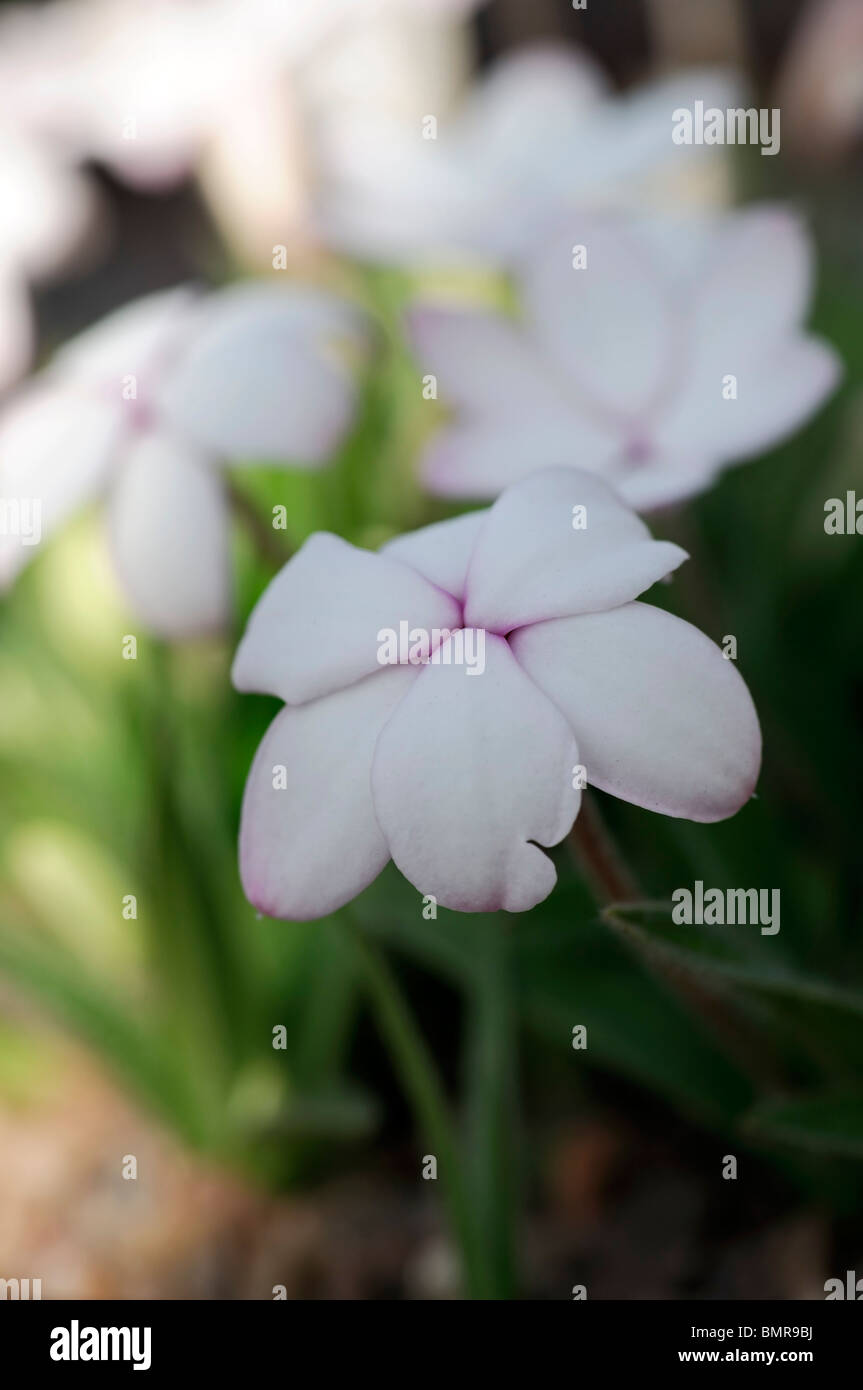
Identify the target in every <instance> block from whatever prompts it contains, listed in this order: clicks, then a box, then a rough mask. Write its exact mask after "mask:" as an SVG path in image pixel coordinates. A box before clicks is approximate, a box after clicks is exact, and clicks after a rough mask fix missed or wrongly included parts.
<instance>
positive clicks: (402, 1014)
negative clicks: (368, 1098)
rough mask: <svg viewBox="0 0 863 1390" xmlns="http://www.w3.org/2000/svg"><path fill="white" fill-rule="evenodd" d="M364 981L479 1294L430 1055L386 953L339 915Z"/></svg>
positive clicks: (461, 1177)
mask: <svg viewBox="0 0 863 1390" xmlns="http://www.w3.org/2000/svg"><path fill="white" fill-rule="evenodd" d="M342 921H343V922H344V923H345V926H346V929H347V931H348V933H349V936H350V941H351V944H352V946H353V949H354V951H355V954H356V958H357V961H358V963H359V966H360V969H361V972H362V976H363V978H364V981H365V985H366V989H367V992H368V997H369V1000H370V1002H371V1004H372V1007H373V1010H374V1015H375V1021H376V1023H377V1026H378V1029H379V1031H380V1034H381V1037H382V1038H383V1040H384V1042H385V1043H386V1045H387V1048H388V1050H389V1053H390V1056H391V1058H392V1062H393V1065H394V1067H395V1069H396V1071H397V1072H398V1075H399V1078H400V1080H401V1083H402V1085H403V1086H404V1089H405V1094H406V1095H407V1097H408V1099H409V1101H410V1103H411V1105H412V1107H413V1111H414V1115H415V1117H416V1121H417V1124H418V1127H419V1128H420V1129H421V1131H422V1133H423V1135H424V1141H425V1142H426V1143H427V1144H428V1145H429V1148H430V1150H431V1151H432V1152H433V1153H434V1155H435V1157H436V1158H437V1162H438V1172H439V1173H440V1176H441V1179H442V1181H443V1190H444V1193H445V1197H446V1203H447V1207H448V1211H449V1218H450V1223H451V1225H452V1229H453V1233H454V1235H455V1238H456V1240H457V1242H458V1245H459V1248H460V1250H461V1254H462V1259H463V1262H464V1278H465V1284H466V1286H467V1292H468V1294H469V1295H470V1296H471V1297H473V1298H477V1297H480V1298H481V1297H483V1296H484V1293H485V1289H486V1285H487V1280H486V1277H485V1274H484V1260H483V1258H482V1251H481V1249H480V1248H479V1245H478V1242H477V1239H476V1228H475V1224H474V1220H473V1214H472V1212H471V1206H470V1198H469V1194H468V1185H467V1183H466V1181H465V1173H464V1165H463V1163H462V1156H461V1154H460V1153H459V1147H458V1142H457V1140H456V1134H455V1127H454V1125H453V1122H452V1117H451V1115H450V1110H449V1105H448V1103H447V1099H446V1096H445V1094H444V1089H443V1084H442V1082H441V1079H440V1075H439V1073H438V1069H437V1067H436V1065H435V1062H434V1058H433V1057H432V1055H431V1052H430V1051H429V1048H428V1045H427V1044H426V1041H425V1039H424V1038H423V1036H422V1033H421V1032H420V1030H419V1028H418V1026H417V1024H416V1020H415V1019H414V1017H413V1014H412V1013H411V1010H410V1008H409V1006H408V1004H407V1001H406V1000H405V998H404V994H403V993H402V990H401V988H400V986H399V984H398V981H397V980H396V977H395V975H394V974H393V972H392V970H391V968H390V966H389V963H388V962H387V960H386V957H385V956H384V955H383V953H382V952H380V951H379V950H378V949H377V947H375V946H374V945H372V943H371V942H370V941H369V939H368V937H367V936H366V935H365V934H364V933H363V932H362V931H360V930H359V929H358V928H356V927H355V926H354V924H353V923H352V922H351V921H350V920H349V919H348V918H347V917H346V916H345V915H343V916H342Z"/></svg>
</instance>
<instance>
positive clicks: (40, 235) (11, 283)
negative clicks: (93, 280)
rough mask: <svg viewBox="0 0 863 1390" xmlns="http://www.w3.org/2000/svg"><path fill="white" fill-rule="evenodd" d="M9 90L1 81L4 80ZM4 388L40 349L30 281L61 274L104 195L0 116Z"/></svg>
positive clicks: (0, 370) (0, 365) (0, 371)
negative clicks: (35, 345) (97, 195)
mask: <svg viewBox="0 0 863 1390" xmlns="http://www.w3.org/2000/svg"><path fill="white" fill-rule="evenodd" d="M0 97H2V83H0ZM0 203H2V208H3V215H2V217H0V390H3V389H4V388H5V387H7V386H8V385H9V384H10V383H11V382H13V381H14V380H15V379H16V378H17V377H19V376H21V375H22V373H23V372H24V371H25V370H26V369H27V367H28V366H29V364H30V360H31V358H32V355H33V340H34V332H33V322H32V314H31V310H30V300H29V293H28V285H29V282H30V281H31V280H44V279H47V278H50V277H51V276H54V275H56V274H57V273H58V272H59V271H61V270H63V269H64V268H65V266H66V265H67V263H68V262H69V261H71V259H72V258H73V256H74V254H75V253H76V252H77V251H79V250H80V249H81V247H82V245H83V243H84V240H85V238H86V237H88V236H90V237H92V234H93V232H94V229H95V226H96V209H97V200H96V198H95V196H94V194H93V191H92V189H91V188H90V186H89V184H88V183H87V181H86V180H85V179H84V177H83V176H82V175H81V174H79V173H78V172H77V171H76V170H75V169H73V168H72V166H71V165H70V164H69V163H68V161H65V160H63V159H62V158H61V157H59V156H57V154H56V153H55V152H54V151H53V150H51V149H50V147H49V146H48V145H47V144H46V142H45V141H43V140H40V139H39V138H38V137H37V136H35V135H34V134H33V133H32V132H31V131H29V130H27V129H26V127H23V126H18V125H16V124H14V123H12V122H8V121H7V120H6V119H5V117H4V120H3V121H2V123H0Z"/></svg>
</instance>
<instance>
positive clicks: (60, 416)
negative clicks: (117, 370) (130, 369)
mask: <svg viewBox="0 0 863 1390" xmlns="http://www.w3.org/2000/svg"><path fill="white" fill-rule="evenodd" d="M121 431H122V419H121V415H120V410H119V393H118V406H117V407H115V408H113V409H112V407H111V406H110V405H106V404H105V403H104V402H102V401H98V400H90V399H88V398H87V397H86V396H84V395H82V394H81V393H80V392H78V391H77V390H68V389H66V388H65V387H63V386H62V385H57V384H56V382H55V381H54V379H53V377H52V376H50V375H49V374H47V373H46V374H45V375H44V376H42V377H37V378H36V379H35V380H34V381H33V382H32V383H31V384H29V385H28V386H26V387H25V388H24V389H23V390H22V391H21V392H20V393H19V394H18V395H17V396H16V397H15V398H14V399H13V400H11V401H10V402H9V404H8V405H7V407H6V409H5V410H4V412H3V414H2V417H0V497H2V498H4V499H5V500H7V501H10V500H17V502H18V503H19V505H23V503H24V500H25V499H27V505H28V506H30V507H34V506H37V507H38V513H39V528H38V529H39V539H40V540H42V539H45V538H47V537H48V536H49V535H51V534H53V532H54V531H56V530H57V528H58V527H59V526H61V525H62V524H63V522H65V521H66V520H67V518H68V517H69V516H70V515H71V514H72V513H73V512H74V511H75V510H76V509H77V508H78V507H82V506H85V505H86V504H87V503H88V502H89V501H91V500H92V499H93V498H94V497H96V496H97V495H98V493H99V492H100V490H101V488H102V486H103V485H104V483H105V481H106V480H107V477H108V474H109V470H110V466H111V462H112V459H113V457H114V456H115V454H116V451H117V448H118V445H119V440H120V436H121ZM37 549H38V547H37V545H31V544H29V543H28V544H26V545H22V543H21V537H20V536H17V535H13V534H11V533H10V532H8V531H7V533H6V534H3V535H0V583H2V582H9V581H10V580H11V579H12V578H13V577H14V576H15V575H16V574H17V573H18V571H19V570H20V569H21V567H22V566H23V565H24V564H25V563H26V562H27V560H28V559H32V558H33V556H34V555H35V554H36V553H37Z"/></svg>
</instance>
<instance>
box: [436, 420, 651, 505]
mask: <svg viewBox="0 0 863 1390" xmlns="http://www.w3.org/2000/svg"><path fill="white" fill-rule="evenodd" d="M623 446H624V439H623V435H622V434H620V433H619V432H618V431H616V430H614V429H608V428H605V427H604V426H603V424H602V423H601V422H600V421H597V420H594V419H592V418H591V416H590V415H589V414H587V413H584V412H582V413H577V412H576V411H575V410H574V409H573V410H572V411H571V412H570V414H569V417H568V418H566V419H562V418H560V419H557V420H552V419H550V418H548V419H547V418H539V417H538V418H530V416H529V415H526V416H525V418H524V419H521V420H512V419H511V420H502V421H495V420H494V419H492V418H491V417H490V416H489V417H483V418H478V419H471V420H467V421H465V422H464V423H455V424H452V425H446V426H444V428H443V429H441V430H439V431H438V433H437V434H436V435H434V436H433V438H432V439H431V440H430V442H429V444H428V445H427V447H426V450H425V452H424V454H423V457H422V462H421V465H420V469H421V475H422V480H423V483H424V484H425V486H426V487H427V488H428V490H429V492H433V493H435V494H436V495H437V496H439V497H470V498H494V497H497V496H498V494H499V493H501V492H503V490H504V488H507V487H510V486H511V485H512V484H513V483H519V482H521V480H522V479H523V478H528V477H530V475H531V474H532V473H536V472H538V471H539V470H540V469H543V468H556V467H558V466H560V465H565V466H570V465H572V466H575V467H578V468H581V469H584V471H585V472H587V473H599V474H600V475H602V476H604V475H605V474H606V473H607V472H608V471H609V470H610V469H611V468H613V466H614V460H615V458H616V457H617V456H618V455H619V454H620V453H621V451H622V449H623Z"/></svg>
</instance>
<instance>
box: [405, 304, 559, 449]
mask: <svg viewBox="0 0 863 1390" xmlns="http://www.w3.org/2000/svg"><path fill="white" fill-rule="evenodd" d="M408 334H409V337H410V340H411V342H412V344H413V346H414V349H415V351H416V354H417V357H418V358H419V360H420V362H421V363H422V365H423V367H424V368H426V367H427V368H428V370H429V371H431V372H433V373H434V375H435V376H436V377H437V380H438V385H439V387H440V390H441V395H442V399H443V400H444V401H447V402H451V403H452V404H453V405H456V406H459V407H461V408H463V409H466V410H468V411H471V412H473V413H476V414H484V415H488V416H490V417H491V420H492V421H493V422H495V423H497V422H499V421H500V419H501V417H502V416H503V417H505V418H507V419H514V418H515V419H517V418H518V417H519V416H520V415H521V416H524V415H526V416H527V417H528V419H530V420H532V421H533V420H535V419H536V418H537V417H539V418H540V419H542V418H543V417H551V419H553V420H563V421H569V419H570V417H569V415H568V411H567V407H566V398H565V394H564V392H565V390H566V388H567V386H568V383H567V382H566V381H563V382H562V383H560V384H559V385H557V386H555V384H554V382H553V378H551V377H550V374H549V371H548V364H547V363H545V362H543V360H542V358H541V357H540V355H539V353H538V352H537V350H536V345H535V344H534V343H533V342H532V341H531V340H530V338H529V337H528V336H527V335H526V334H525V332H524V330H523V329H522V327H521V325H520V324H518V323H516V322H515V320H514V319H509V318H506V317H505V315H503V314H493V313H490V312H487V311H483V310H479V309H451V308H446V307H444V306H442V305H432V304H424V305H422V306H418V307H415V308H414V309H412V310H411V311H410V313H409V315H408Z"/></svg>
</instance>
